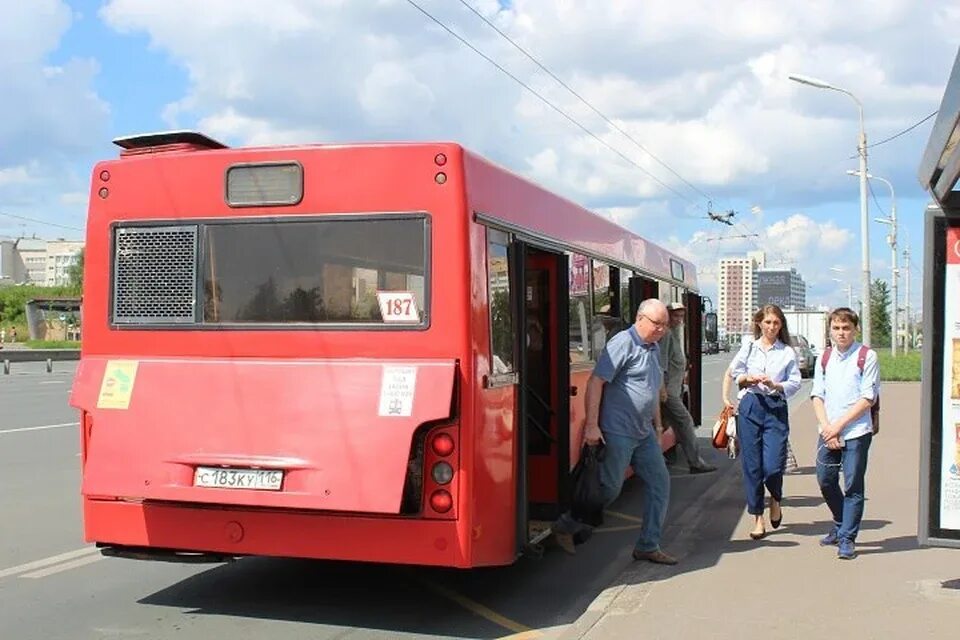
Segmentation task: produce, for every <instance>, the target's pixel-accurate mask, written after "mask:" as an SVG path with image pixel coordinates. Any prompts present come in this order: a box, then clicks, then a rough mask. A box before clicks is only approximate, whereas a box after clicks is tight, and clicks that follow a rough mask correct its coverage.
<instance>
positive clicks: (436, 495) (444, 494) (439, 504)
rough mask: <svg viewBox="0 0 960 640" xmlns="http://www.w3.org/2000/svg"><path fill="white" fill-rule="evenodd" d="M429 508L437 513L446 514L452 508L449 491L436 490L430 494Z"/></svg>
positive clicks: (451, 498)
mask: <svg viewBox="0 0 960 640" xmlns="http://www.w3.org/2000/svg"><path fill="white" fill-rule="evenodd" d="M430 508H431V509H433V510H434V511H436V512H437V513H446V512H448V511H450V509H451V508H453V496H451V495H450V492H449V491H445V490H444V489H438V490H437V491H434V492H433V493H432V494H430Z"/></svg>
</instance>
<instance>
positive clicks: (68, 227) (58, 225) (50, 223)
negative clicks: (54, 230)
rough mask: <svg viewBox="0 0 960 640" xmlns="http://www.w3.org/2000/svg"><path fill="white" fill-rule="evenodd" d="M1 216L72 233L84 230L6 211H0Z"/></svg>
mask: <svg viewBox="0 0 960 640" xmlns="http://www.w3.org/2000/svg"><path fill="white" fill-rule="evenodd" d="M0 216H4V217H5V218H15V219H16V220H25V221H27V222H35V223H37V224H45V225H47V226H49V227H59V228H61V229H69V230H71V231H83V229H81V228H80V227H71V226H68V225H65V224H58V223H56V222H49V221H47V220H39V219H37V218H28V217H27V216H18V215H15V214H12V213H6V212H4V211H0Z"/></svg>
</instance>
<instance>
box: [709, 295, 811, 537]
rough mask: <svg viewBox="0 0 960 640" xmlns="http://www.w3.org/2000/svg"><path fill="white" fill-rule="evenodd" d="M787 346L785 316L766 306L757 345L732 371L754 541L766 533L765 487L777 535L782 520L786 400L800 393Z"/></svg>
mask: <svg viewBox="0 0 960 640" xmlns="http://www.w3.org/2000/svg"><path fill="white" fill-rule="evenodd" d="M789 345H790V334H789V332H788V331H787V321H786V319H785V318H784V317H783V311H781V310H780V307H778V306H776V305H773V304H768V305H765V306H763V307H762V308H761V309H760V310H759V311H757V312H756V313H755V314H754V316H753V340H750V341H746V342H745V343H744V344H743V345H742V346H741V347H740V350H739V351H738V352H737V355H736V356H734V358H733V362H731V363H730V368H729V369H728V371H729V372H730V376H731V377H732V378H733V380H735V381H736V383H737V386H738V387H739V388H740V392H739V394H738V396H737V397H738V398H739V400H740V403H739V407H738V410H737V435H738V438H739V441H740V443H739V444H740V460H741V463H742V465H743V482H744V490H745V492H746V495H747V512H748V513H749V514H750V515H752V516H753V517H754V523H753V529H752V530H751V531H750V537H751V538H753V539H754V540H759V539H760V538H763V537H764V536H765V535H766V533H767V532H766V527H765V525H764V521H763V511H764V504H763V503H764V491H763V489H764V487H766V489H767V491H768V492H769V493H770V525H771V526H772V527H773V528H774V529H776V528H778V527H779V526H780V523H781V521H782V519H783V511H782V510H781V508H780V502H781V501H782V500H783V472H784V468H785V466H786V462H787V438H788V437H789V435H790V423H789V421H788V415H787V400H788V399H789V398H790V397H791V396H792V395H794V394H795V393H796V392H797V391H799V389H800V369H799V368H798V367H797V356H796V353H795V352H794V350H793V348H792V347H790V346H789ZM724 401H726V398H724Z"/></svg>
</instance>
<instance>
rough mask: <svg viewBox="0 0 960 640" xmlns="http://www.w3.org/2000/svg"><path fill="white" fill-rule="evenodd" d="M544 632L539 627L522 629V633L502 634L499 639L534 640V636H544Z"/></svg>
mask: <svg viewBox="0 0 960 640" xmlns="http://www.w3.org/2000/svg"><path fill="white" fill-rule="evenodd" d="M542 637H543V634H542V633H541V632H540V631H538V630H537V629H530V630H529V631H521V632H520V633H511V634H510V635H508V636H500V637H499V638H497V640H533V639H534V638H542Z"/></svg>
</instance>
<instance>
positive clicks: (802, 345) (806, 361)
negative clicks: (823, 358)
mask: <svg viewBox="0 0 960 640" xmlns="http://www.w3.org/2000/svg"><path fill="white" fill-rule="evenodd" d="M790 346H791V347H793V350H794V351H796V353H797V368H799V369H800V377H802V378H811V377H813V368H814V367H815V366H817V356H816V355H814V353H813V350H812V349H810V343H809V342H807V339H806V338H804V337H803V336H790Z"/></svg>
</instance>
